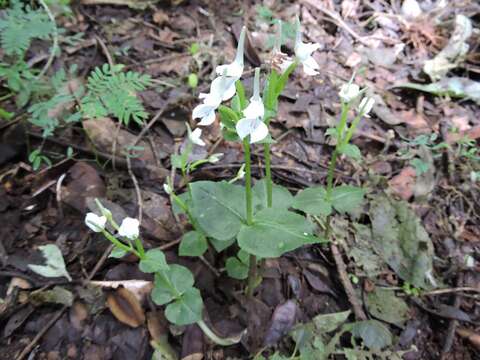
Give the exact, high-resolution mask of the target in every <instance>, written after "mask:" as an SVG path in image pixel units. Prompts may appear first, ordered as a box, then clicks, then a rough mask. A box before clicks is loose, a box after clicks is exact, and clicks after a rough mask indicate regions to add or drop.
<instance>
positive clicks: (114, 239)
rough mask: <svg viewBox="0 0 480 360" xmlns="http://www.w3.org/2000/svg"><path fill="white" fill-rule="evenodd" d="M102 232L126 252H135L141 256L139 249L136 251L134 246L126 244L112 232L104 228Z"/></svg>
mask: <svg viewBox="0 0 480 360" xmlns="http://www.w3.org/2000/svg"><path fill="white" fill-rule="evenodd" d="M102 233H103V236H105V237H106V238H107V239H108V240H110V241H111V242H112V243H113V244H114V245H115V246H116V247H118V248H120V249H122V250H123V251H125V252H133V253H134V254H135V255H136V256H138V257H139V258H140V254H139V253H138V251H136V250H135V249H133V248H132V247H129V246H127V245H125V244H124V243H122V242H121V241H120V240H118V239H117V238H116V237H115V236H113V235H112V234H110V233H109V232H108V231H106V230H102Z"/></svg>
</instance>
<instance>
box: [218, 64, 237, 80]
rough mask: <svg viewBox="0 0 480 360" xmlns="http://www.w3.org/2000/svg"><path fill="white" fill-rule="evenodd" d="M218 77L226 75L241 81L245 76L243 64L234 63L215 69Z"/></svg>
mask: <svg viewBox="0 0 480 360" xmlns="http://www.w3.org/2000/svg"><path fill="white" fill-rule="evenodd" d="M215 71H216V72H217V75H225V76H228V77H233V78H237V79H239V78H240V77H241V76H242V74H243V64H240V63H237V62H235V61H234V62H232V63H231V64H228V65H219V66H217V67H216V68H215Z"/></svg>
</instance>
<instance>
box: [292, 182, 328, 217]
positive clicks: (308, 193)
mask: <svg viewBox="0 0 480 360" xmlns="http://www.w3.org/2000/svg"><path fill="white" fill-rule="evenodd" d="M292 207H293V208H294V209H297V210H300V211H303V212H304V213H307V214H310V215H317V216H321V215H324V216H328V215H330V214H331V213H332V205H331V204H330V203H329V202H328V200H327V191H326V190H325V189H324V188H323V187H311V188H307V189H305V190H302V191H300V192H299V193H298V194H297V195H296V196H295V198H294V199H293V204H292Z"/></svg>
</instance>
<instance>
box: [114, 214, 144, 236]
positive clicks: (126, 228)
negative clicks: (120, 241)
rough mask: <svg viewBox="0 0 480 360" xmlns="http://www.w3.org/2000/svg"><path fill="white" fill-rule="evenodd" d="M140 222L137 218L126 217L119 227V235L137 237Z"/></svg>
mask: <svg viewBox="0 0 480 360" xmlns="http://www.w3.org/2000/svg"><path fill="white" fill-rule="evenodd" d="M139 227H140V222H139V221H138V220H137V219H134V218H130V217H126V218H125V219H123V221H122V223H121V224H120V228H119V229H118V235H120V236H123V237H126V238H128V239H135V238H137V237H138V235H139V234H140V229H139Z"/></svg>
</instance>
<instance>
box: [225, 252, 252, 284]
mask: <svg viewBox="0 0 480 360" xmlns="http://www.w3.org/2000/svg"><path fill="white" fill-rule="evenodd" d="M249 264H250V255H249V254H248V253H246V252H245V251H243V250H240V251H239V252H238V254H237V256H236V257H229V258H228V259H227V261H226V263H225V267H226V268H227V274H228V276H230V277H231V278H233V279H237V280H244V279H246V278H247V277H248V267H249Z"/></svg>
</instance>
